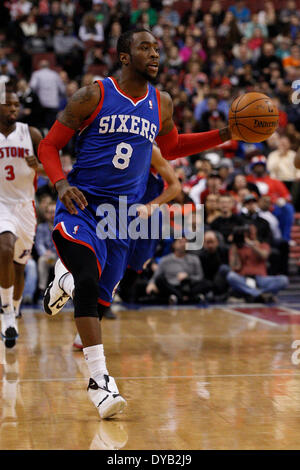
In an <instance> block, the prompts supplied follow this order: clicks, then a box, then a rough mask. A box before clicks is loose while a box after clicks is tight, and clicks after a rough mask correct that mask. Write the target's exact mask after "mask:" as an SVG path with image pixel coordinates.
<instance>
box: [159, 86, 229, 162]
mask: <svg viewBox="0 0 300 470" xmlns="http://www.w3.org/2000/svg"><path fill="white" fill-rule="evenodd" d="M160 97H161V129H160V132H159V134H158V136H157V138H156V142H157V144H158V146H159V148H160V150H161V153H162V156H163V157H164V158H166V159H167V160H175V159H176V158H180V157H187V156H189V155H194V154H195V153H199V152H203V151H204V150H207V149H210V148H214V147H216V146H217V145H220V144H222V143H223V142H225V141H226V140H230V139H236V136H235V135H233V134H232V132H231V130H230V129H229V127H228V126H227V127H224V128H223V129H220V130H219V129H218V130H214V131H209V132H201V133H195V134H178V131H177V128H176V126H175V124H174V121H173V103H172V99H171V97H170V95H169V94H168V93H165V92H163V93H161V94H160Z"/></svg>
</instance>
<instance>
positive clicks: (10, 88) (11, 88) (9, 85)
mask: <svg viewBox="0 0 300 470" xmlns="http://www.w3.org/2000/svg"><path fill="white" fill-rule="evenodd" d="M5 92H6V93H16V92H17V90H16V84H15V83H14V82H13V81H12V80H10V81H8V82H6V83H5Z"/></svg>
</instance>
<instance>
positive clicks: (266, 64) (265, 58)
mask: <svg viewBox="0 0 300 470" xmlns="http://www.w3.org/2000/svg"><path fill="white" fill-rule="evenodd" d="M271 64H278V66H279V68H280V71H281V73H282V72H283V68H282V63H281V60H280V59H279V57H277V56H276V55H275V48H274V45H273V43H272V42H265V43H264V44H263V46H262V54H261V55H260V57H259V58H258V59H257V61H256V69H257V70H260V71H261V72H262V74H263V76H264V77H265V78H267V79H268V78H269V77H270V65H271Z"/></svg>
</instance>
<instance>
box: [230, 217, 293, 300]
mask: <svg viewBox="0 0 300 470" xmlns="http://www.w3.org/2000/svg"><path fill="white" fill-rule="evenodd" d="M269 254H270V245H268V243H265V242H260V241H259V240H258V239H257V231H256V227H255V225H250V226H249V227H248V229H245V228H244V227H236V229H235V231H234V235H233V243H232V246H231V248H230V252H229V264H230V268H228V269H227V267H226V268H225V269H224V274H225V273H226V271H227V274H226V280H227V282H228V284H229V285H230V286H231V288H232V289H233V291H234V292H237V293H239V294H242V295H243V296H244V297H245V299H246V301H248V302H263V303H265V302H274V301H275V298H274V295H276V294H277V293H278V292H279V291H280V290H282V289H286V287H287V286H288V282H289V281H288V278H287V276H284V275H279V276H268V275H267V263H266V261H267V259H268V257H269ZM267 294H271V295H267Z"/></svg>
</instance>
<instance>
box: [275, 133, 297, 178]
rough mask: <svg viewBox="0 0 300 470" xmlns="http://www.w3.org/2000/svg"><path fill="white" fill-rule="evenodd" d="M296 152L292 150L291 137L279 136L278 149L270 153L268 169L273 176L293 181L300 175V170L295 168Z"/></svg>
mask: <svg viewBox="0 0 300 470" xmlns="http://www.w3.org/2000/svg"><path fill="white" fill-rule="evenodd" d="M295 155H296V152H295V151H294V150H291V142H290V139H289V138H288V137H287V136H285V135H283V136H281V137H280V138H279V142H278V149H277V150H274V151H273V152H271V153H269V155H268V159H267V169H268V171H269V173H270V176H271V178H274V179H277V180H280V181H284V182H287V183H291V182H292V181H294V180H295V179H296V178H299V177H300V171H299V170H297V169H296V168H295V165H294V158H295Z"/></svg>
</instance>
